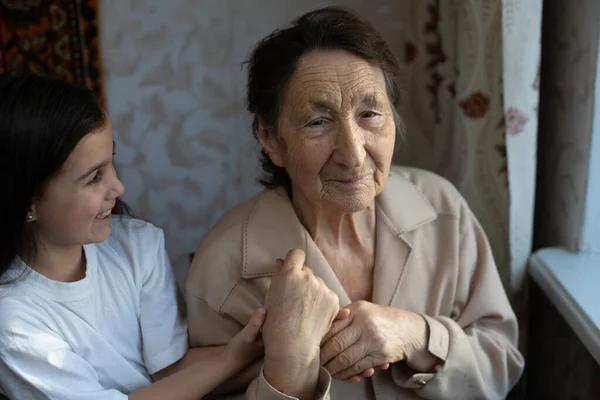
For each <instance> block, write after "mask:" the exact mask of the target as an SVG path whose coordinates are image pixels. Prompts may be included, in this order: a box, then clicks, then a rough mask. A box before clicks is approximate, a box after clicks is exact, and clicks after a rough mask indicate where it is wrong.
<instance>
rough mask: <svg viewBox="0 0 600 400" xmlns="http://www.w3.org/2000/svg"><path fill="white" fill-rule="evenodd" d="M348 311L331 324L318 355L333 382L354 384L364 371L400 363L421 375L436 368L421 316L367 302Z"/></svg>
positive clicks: (435, 359)
mask: <svg viewBox="0 0 600 400" xmlns="http://www.w3.org/2000/svg"><path fill="white" fill-rule="evenodd" d="M347 308H349V309H350V311H351V313H350V316H349V317H348V318H345V319H341V320H337V321H335V322H334V323H333V324H332V326H331V329H330V331H329V332H328V333H327V335H326V336H325V337H324V338H323V345H322V348H321V353H320V363H321V365H322V366H324V367H325V369H327V370H328V371H329V373H330V374H331V375H332V376H333V377H334V378H335V379H341V380H349V381H351V382H352V381H356V379H357V378H358V377H359V376H360V375H361V374H363V376H364V371H374V370H373V368H377V367H380V366H386V365H388V364H391V363H394V362H398V361H401V360H406V361H407V362H408V364H409V366H411V367H413V368H414V367H415V366H416V367H418V369H419V370H421V372H425V371H426V370H429V369H431V368H433V367H434V366H435V364H436V362H437V358H435V356H433V355H431V354H429V353H428V351H427V343H428V328H427V322H426V321H425V319H424V318H423V317H422V316H421V315H418V314H415V313H412V312H408V311H404V310H400V309H396V308H393V307H386V306H381V305H377V304H373V303H370V302H367V301H358V302H355V303H352V304H351V305H349V306H347ZM371 375H372V374H371Z"/></svg>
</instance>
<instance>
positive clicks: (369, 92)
mask: <svg viewBox="0 0 600 400" xmlns="http://www.w3.org/2000/svg"><path fill="white" fill-rule="evenodd" d="M395 132H396V128H395V124H394V114H393V111H392V107H391V105H390V101H389V99H388V96H387V92H386V85H385V78H384V75H383V72H382V71H381V69H379V68H377V67H375V66H373V65H371V64H369V63H368V62H366V61H365V60H363V59H361V58H359V57H357V56H354V55H352V54H350V53H347V52H345V51H316V52H312V53H309V54H306V55H304V56H303V57H302V58H301V59H300V60H299V62H298V65H297V68H296V71H295V72H294V74H293V75H292V77H291V79H290V82H289V84H288V86H287V88H286V91H285V93H284V98H283V102H282V108H281V112H280V114H279V119H278V121H277V124H276V127H275V129H272V130H269V128H266V127H263V128H262V129H261V135H260V136H261V143H262V144H263V147H265V148H266V149H267V151H268V152H269V154H270V156H271V160H272V161H273V162H274V163H275V164H276V165H278V166H280V167H284V168H285V169H286V171H287V173H288V174H289V176H290V178H291V181H292V191H293V194H294V197H297V196H301V197H303V198H304V199H306V200H308V201H309V202H310V203H312V204H313V205H315V206H317V207H324V208H328V209H332V210H336V211H338V212H342V213H352V212H356V211H360V210H362V209H364V208H366V207H367V206H369V204H371V202H372V201H373V199H374V197H375V196H377V195H378V194H379V193H380V192H381V190H382V189H383V186H384V185H385V182H386V179H387V177H388V174H389V170H390V165H391V161H392V155H393V152H394V142H395Z"/></svg>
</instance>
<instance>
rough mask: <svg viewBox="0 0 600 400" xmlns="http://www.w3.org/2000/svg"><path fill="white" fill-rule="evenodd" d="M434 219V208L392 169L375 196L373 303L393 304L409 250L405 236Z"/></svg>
mask: <svg viewBox="0 0 600 400" xmlns="http://www.w3.org/2000/svg"><path fill="white" fill-rule="evenodd" d="M436 218H437V213H436V212H435V209H434V208H433V206H431V204H430V203H429V202H428V201H427V200H426V199H425V197H424V196H423V195H422V194H421V193H420V192H419V190H418V189H417V187H416V186H415V185H414V184H413V183H412V182H410V181H408V180H407V179H406V178H404V177H402V176H401V174H399V173H395V172H394V170H392V174H391V175H390V177H389V179H388V181H387V184H386V186H385V189H384V190H383V191H382V192H381V194H380V195H379V196H378V197H377V244H376V246H377V247H376V250H375V271H374V274H373V303H376V304H381V305H385V306H390V305H392V304H394V300H395V298H396V295H397V293H398V291H399V289H400V284H401V282H402V277H403V275H404V270H405V268H406V266H407V265H408V262H409V259H410V254H411V250H412V246H411V243H410V242H409V241H408V240H407V237H406V236H407V235H405V234H406V233H408V232H410V231H412V230H414V229H416V228H418V227H419V226H421V225H423V224H426V223H428V222H431V221H433V220H434V219H436Z"/></svg>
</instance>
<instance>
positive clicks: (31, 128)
mask: <svg viewBox="0 0 600 400" xmlns="http://www.w3.org/2000/svg"><path fill="white" fill-rule="evenodd" d="M106 119H107V116H106V113H105V110H104V109H103V108H102V106H101V105H100V104H99V102H98V100H97V98H96V97H95V96H94V94H93V93H92V92H91V91H90V90H89V89H87V88H85V87H78V86H75V85H73V84H70V83H67V82H62V81H59V80H55V79H52V78H47V77H42V76H22V77H16V76H9V75H0V185H2V195H1V196H0V210H2V211H1V212H0V283H7V279H6V272H7V271H8V270H9V269H10V268H11V266H12V265H13V264H14V263H15V261H16V259H17V257H21V258H22V259H24V260H31V259H33V258H34V257H35V252H36V247H35V241H34V240H33V235H32V234H31V232H30V229H29V227H28V224H27V222H26V219H27V213H28V211H29V210H30V207H31V205H32V203H33V200H34V199H35V198H39V197H41V196H42V195H43V193H44V187H45V185H46V184H47V182H48V181H49V180H50V179H51V178H52V177H53V176H55V174H57V172H58V171H59V169H60V167H61V165H62V164H63V163H64V162H65V160H66V159H67V158H68V157H69V155H70V154H71V152H72V151H73V149H74V148H75V146H76V145H77V143H79V141H80V140H81V139H82V138H83V137H84V136H86V135H87V134H89V133H91V132H94V131H96V130H98V129H100V128H102V126H103V125H104V124H105V123H106ZM117 207H118V209H119V210H124V209H125V208H124V206H123V205H122V204H120V203H118V204H117Z"/></svg>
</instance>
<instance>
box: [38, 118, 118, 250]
mask: <svg viewBox="0 0 600 400" xmlns="http://www.w3.org/2000/svg"><path fill="white" fill-rule="evenodd" d="M113 146H114V144H113V132H112V126H111V124H110V121H109V120H108V118H107V121H106V123H105V125H104V126H103V127H102V128H100V129H98V130H97V131H95V132H92V133H90V134H88V135H86V136H85V137H84V138H83V139H81V141H79V143H78V144H77V146H76V147H75V149H74V150H73V152H72V153H71V154H70V155H69V157H68V158H67V160H66V161H65V163H64V164H63V165H62V167H61V168H60V170H59V172H58V174H57V175H56V176H55V177H54V178H52V179H51V180H50V181H49V182H48V184H47V185H46V187H45V189H44V193H43V195H42V197H41V198H38V199H35V200H34V202H33V204H32V215H33V217H34V222H32V225H31V226H32V229H33V233H34V236H35V239H36V243H37V244H38V245H39V246H45V248H46V249H47V250H59V249H60V248H68V247H72V246H80V245H84V244H89V243H98V242H102V241H103V240H105V239H106V238H108V236H109V234H110V217H111V209H112V208H113V207H114V206H115V202H116V199H117V197H120V196H122V195H123V192H124V190H125V188H124V186H123V183H121V181H120V180H119V178H118V177H117V173H116V171H115V169H114V166H113V150H114V147H113Z"/></svg>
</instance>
